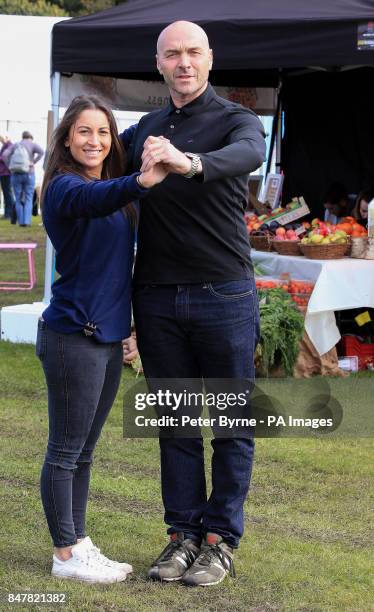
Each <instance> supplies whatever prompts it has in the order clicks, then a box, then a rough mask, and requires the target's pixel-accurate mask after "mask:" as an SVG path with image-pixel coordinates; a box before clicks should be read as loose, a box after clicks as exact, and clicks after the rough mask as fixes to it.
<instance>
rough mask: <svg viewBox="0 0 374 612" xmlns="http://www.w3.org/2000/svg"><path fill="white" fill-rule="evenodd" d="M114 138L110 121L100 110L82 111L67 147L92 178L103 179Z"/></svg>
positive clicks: (73, 126) (70, 131) (66, 143)
mask: <svg viewBox="0 0 374 612" xmlns="http://www.w3.org/2000/svg"><path fill="white" fill-rule="evenodd" d="M111 145H112V136H111V133H110V126H109V121H108V118H107V116H106V114H105V113H103V111H101V110H99V109H87V110H85V111H82V112H81V114H80V115H79V116H78V118H77V120H76V122H75V123H74V124H73V125H72V126H71V128H70V130H69V135H68V137H67V139H66V140H65V146H66V147H69V148H70V153H71V155H72V156H73V157H74V159H75V160H76V161H77V162H79V163H80V164H81V165H82V166H83V168H84V169H85V170H86V172H87V174H89V175H90V176H95V177H97V178H100V177H101V172H102V169H103V162H104V159H105V158H106V156H107V155H108V153H109V151H110V147H111Z"/></svg>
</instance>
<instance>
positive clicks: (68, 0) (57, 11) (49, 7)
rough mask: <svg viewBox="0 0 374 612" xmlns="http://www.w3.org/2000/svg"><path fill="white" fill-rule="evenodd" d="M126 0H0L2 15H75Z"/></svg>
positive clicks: (87, 13) (99, 9) (102, 8)
mask: <svg viewBox="0 0 374 612" xmlns="http://www.w3.org/2000/svg"><path fill="white" fill-rule="evenodd" d="M125 1H126V0H0V14H2V15H50V16H52V17H69V16H70V17H77V16H78V15H89V14H91V13H97V12H98V11H103V10H105V9H108V8H111V7H112V6H116V5H118V4H122V3H123V2H125Z"/></svg>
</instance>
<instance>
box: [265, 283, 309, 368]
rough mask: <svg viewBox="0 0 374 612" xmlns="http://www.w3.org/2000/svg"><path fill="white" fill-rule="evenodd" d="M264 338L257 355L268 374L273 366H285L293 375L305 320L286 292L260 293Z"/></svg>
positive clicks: (276, 290) (275, 290)
mask: <svg viewBox="0 0 374 612" xmlns="http://www.w3.org/2000/svg"><path fill="white" fill-rule="evenodd" d="M258 298H259V304H260V318H261V338H260V343H259V350H258V355H259V356H260V357H261V361H262V366H263V368H264V369H265V371H266V372H267V373H268V372H269V369H270V368H271V366H272V365H275V364H276V365H279V364H280V365H282V366H283V369H284V373H285V375H286V376H292V374H293V369H294V366H295V363H296V360H297V356H298V354H299V344H300V341H301V338H302V337H303V333H304V319H303V316H302V315H301V313H300V312H299V311H298V310H297V308H296V305H295V303H294V302H293V301H292V299H291V297H290V296H289V294H288V293H287V292H286V291H284V290H283V289H278V288H277V289H268V290H266V291H264V290H259V291H258Z"/></svg>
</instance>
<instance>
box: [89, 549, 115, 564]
mask: <svg viewBox="0 0 374 612" xmlns="http://www.w3.org/2000/svg"><path fill="white" fill-rule="evenodd" d="M90 552H91V553H92V554H93V557H94V559H96V561H98V562H99V563H101V564H102V565H106V566H107V567H115V566H116V565H117V563H116V561H112V560H111V559H108V557H106V556H105V555H103V553H101V552H100V548H97V547H96V546H93V547H92V548H91V549H90Z"/></svg>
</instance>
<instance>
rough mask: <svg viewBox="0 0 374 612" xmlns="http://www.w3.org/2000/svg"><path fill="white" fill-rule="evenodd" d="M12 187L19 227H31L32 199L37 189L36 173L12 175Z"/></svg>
mask: <svg viewBox="0 0 374 612" xmlns="http://www.w3.org/2000/svg"><path fill="white" fill-rule="evenodd" d="M12 187H13V191H14V195H15V198H16V211H17V219H18V223H19V225H31V214H32V199H33V195H34V189H35V174H34V172H22V173H19V174H12Z"/></svg>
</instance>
